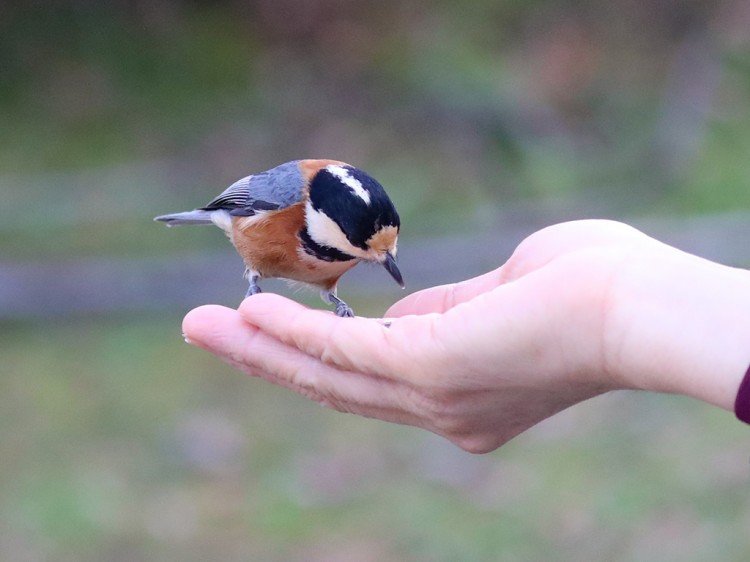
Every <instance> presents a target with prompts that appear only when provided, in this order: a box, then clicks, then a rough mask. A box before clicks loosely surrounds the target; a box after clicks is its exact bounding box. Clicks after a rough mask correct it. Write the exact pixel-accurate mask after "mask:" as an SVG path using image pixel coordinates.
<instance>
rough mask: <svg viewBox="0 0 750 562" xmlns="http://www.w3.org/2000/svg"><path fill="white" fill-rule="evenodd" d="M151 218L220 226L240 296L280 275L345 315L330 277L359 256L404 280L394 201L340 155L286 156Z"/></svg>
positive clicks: (346, 307)
mask: <svg viewBox="0 0 750 562" xmlns="http://www.w3.org/2000/svg"><path fill="white" fill-rule="evenodd" d="M154 220H156V221H159V222H163V223H166V225H167V226H175V225H182V224H214V225H216V226H218V227H219V228H221V229H222V230H223V231H224V232H225V233H226V234H227V236H228V237H229V239H230V240H231V241H232V244H233V245H234V247H235V248H236V249H237V252H238V253H239V254H240V256H242V259H243V260H244V262H245V267H246V269H245V277H246V278H247V280H248V283H249V287H248V290H247V295H246V296H250V295H255V294H257V293H260V292H261V289H260V287H259V286H258V281H260V280H261V279H263V278H269V277H280V278H283V279H288V280H291V281H297V282H300V283H304V284H307V285H311V286H313V287H316V288H318V289H320V295H321V297H322V299H323V300H324V301H325V302H326V303H328V304H332V305H335V307H336V314H337V315H338V316H341V317H352V316H354V312H353V311H352V309H351V308H350V307H349V305H347V304H346V303H345V302H344V301H343V300H341V299H340V298H339V297H338V296H337V295H336V285H337V283H338V281H339V278H341V276H342V275H343V274H344V273H346V272H347V271H349V270H350V269H351V268H352V267H354V266H355V265H357V264H358V263H359V262H361V261H365V262H371V263H378V264H381V265H382V266H383V267H385V269H386V271H388V273H389V274H390V275H391V277H393V279H394V280H395V281H396V283H398V284H399V285H400V286H401V288H403V287H404V281H403V278H402V277H401V272H400V271H399V269H398V267H397V266H396V251H397V242H398V233H399V228H400V226H401V221H400V219H399V216H398V213H397V212H396V208H395V207H394V205H393V202H392V201H391V200H390V198H389V197H388V195H387V194H386V192H385V190H384V189H383V186H382V185H380V184H379V183H378V182H377V181H376V180H375V179H374V178H372V177H371V176H369V175H367V174H366V173H365V172H363V171H362V170H360V169H358V168H355V167H354V166H350V165H349V164H346V163H345V162H339V161H337V160H293V161H291V162H287V163H285V164H281V165H280V166H276V167H275V168H272V169H270V170H267V171H265V172H262V173H260V174H254V175H251V176H247V177H245V178H242V179H240V180H238V181H236V182H235V183H233V184H232V185H230V186H229V187H228V188H227V189H226V190H225V191H224V192H223V193H221V195H219V196H218V197H216V198H215V199H214V200H212V201H211V202H210V203H208V205H206V206H205V207H200V208H198V209H195V210H193V211H188V212H185V213H175V214H171V215H162V216H158V217H156V218H155V219H154Z"/></svg>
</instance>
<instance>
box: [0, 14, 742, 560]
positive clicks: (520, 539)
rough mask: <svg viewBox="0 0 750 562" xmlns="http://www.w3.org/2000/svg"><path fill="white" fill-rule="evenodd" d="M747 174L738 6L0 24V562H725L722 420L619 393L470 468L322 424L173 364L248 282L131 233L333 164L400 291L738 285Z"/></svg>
mask: <svg viewBox="0 0 750 562" xmlns="http://www.w3.org/2000/svg"><path fill="white" fill-rule="evenodd" d="M748 154H750V3H748V2H747V1H745V0H712V1H701V0H684V1H678V0H615V1H613V2H601V1H592V0H583V1H576V2H573V1H562V0H561V1H542V0H532V1H519V0H475V1H473V2H455V1H447V0H444V1H441V0H437V1H433V2H428V1H426V0H416V1H408V2H407V1H403V2H396V1H392V0H321V1H317V2H313V1H310V2H306V1H302V0H254V1H249V2H242V1H239V0H226V1H217V2H208V1H198V0H193V1H187V0H185V1H180V0H140V1H125V0H119V1H112V2H95V1H93V0H56V1H52V2H42V1H41V0H27V1H20V0H18V1H14V0H4V1H2V2H0V196H2V204H0V358H1V359H2V360H1V361H0V375H1V376H0V421H1V422H2V425H0V558H1V559H3V560H28V561H34V560H55V561H79V560H80V561H89V560H90V561H98V560H112V561H120V560H121V561H129V560H188V561H190V560H196V561H197V560H269V561H275V560H278V561H284V560H306V561H344V560H346V561H370V560H372V561H380V560H406V561H441V560H446V561H448V560H545V559H546V560H551V559H554V560H588V559H591V560H595V559H606V560H660V561H664V560H706V559H713V560H744V559H745V556H746V553H747V552H748V551H750V538H749V537H748V534H747V529H748V528H750V504H749V503H748V500H750V492H749V491H748V490H749V488H748V480H749V476H750V463H749V459H750V440H748V434H747V429H746V428H745V427H742V426H741V425H740V424H739V423H736V422H735V421H734V420H733V416H732V415H731V414H730V413H728V412H722V411H718V410H716V409H714V408H710V407H708V406H704V405H701V404H698V403H696V402H692V401H690V400H688V399H683V398H675V397H665V396H650V395H639V394H635V393H617V394H614V395H612V396H607V397H602V398H598V399H595V400H592V401H590V402H588V403H586V404H583V405H581V406H579V407H577V408H575V409H573V410H571V411H568V412H564V413H562V414H560V415H558V416H556V417H554V418H553V419H551V420H547V421H546V422H544V423H543V424H541V425H540V426H538V427H537V428H535V429H533V430H532V431H530V432H528V433H527V434H524V435H522V436H520V437H518V438H516V439H515V440H514V441H513V442H511V443H510V444H508V445H507V446H506V447H504V448H503V449H501V450H499V451H497V452H495V453H492V454H489V455H484V456H472V455H469V454H467V453H463V452H461V451H460V450H458V449H457V448H455V447H453V446H452V445H450V444H448V443H447V442H444V441H442V440H441V439H439V438H437V437H435V436H432V435H430V434H427V433H425V432H422V431H419V430H415V429H412V428H406V427H398V426H390V425H387V424H384V423H382V422H376V421H370V420H362V419H357V418H354V417H352V416H345V415H342V414H337V413H335V412H331V411H328V410H324V409H322V408H320V407H318V406H317V405H315V404H312V403H309V402H307V401H305V400H304V399H302V398H299V397H297V396H295V395H292V394H291V393H289V392H285V391H282V390H279V389H276V388H272V387H271V386H269V385H266V384H264V383H262V382H260V381H257V380H251V379H248V378H246V377H245V376H242V375H240V374H238V373H236V372H234V371H232V370H231V369H229V368H228V367H226V366H224V365H223V364H221V363H220V362H219V361H218V360H216V359H214V358H213V357H211V356H209V355H208V354H206V353H202V352H200V351H198V350H195V349H193V348H190V347H188V346H187V345H185V344H184V343H183V341H182V337H181V335H180V321H181V318H182V316H183V314H184V313H185V312H186V311H187V310H189V309H190V308H192V307H194V306H197V305H200V304H203V303H207V302H214V303H221V304H225V305H227V306H235V305H237V304H238V303H239V301H240V299H241V297H242V295H243V294H244V291H245V284H244V282H243V280H242V279H241V277H240V275H241V273H242V265H241V263H240V260H239V258H238V257H237V256H236V255H235V254H234V253H233V250H232V249H231V247H230V246H229V244H228V242H227V241H226V240H225V238H224V236H223V234H222V233H221V232H220V231H219V230H218V229H201V228H185V229H171V230H167V229H165V228H164V227H163V225H159V224H155V223H153V222H152V217H153V216H154V215H157V214H162V213H166V212H173V211H180V210H187V209H191V208H193V207H196V206H199V205H201V204H204V203H205V202H207V201H208V200H209V199H211V198H212V197H213V196H214V195H216V194H217V193H219V191H221V190H222V189H224V187H226V186H227V185H229V184H230V183H231V182H233V181H234V180H236V179H237V178H239V177H242V176H244V175H247V174H249V173H251V172H257V171H262V170H265V169H267V168H270V167H272V166H274V165H276V164H279V163H282V162H285V161H287V160H291V159H295V158H306V157H328V158H335V159H341V160H345V161H348V162H351V163H353V164H355V165H357V166H359V167H361V168H363V169H365V170H367V171H369V172H370V173H372V174H373V175H374V176H375V177H377V178H378V179H379V180H380V181H381V182H382V183H383V184H384V185H385V186H386V188H387V189H388V191H389V193H390V195H391V196H392V198H393V199H394V201H395V202H396V205H397V207H398V209H399V211H400V213H401V216H402V222H403V229H402V236H401V241H400V253H399V256H400V265H401V268H402V271H403V273H404V277H405V279H406V282H407V287H408V289H407V290H408V291H414V290H418V289H419V288H422V287H426V286H429V285H433V284H436V283H445V282H451V281H456V280H459V279H463V278H465V277H468V276H470V275H474V274H477V273H481V272H483V271H486V270H489V269H491V268H493V267H495V266H497V265H499V264H500V263H502V261H503V260H504V259H506V258H507V257H508V256H509V254H510V252H511V251H512V249H513V248H514V247H515V245H516V244H518V243H519V242H520V241H521V240H522V239H523V238H524V237H525V236H527V235H528V234H530V233H531V232H533V231H534V230H536V229H538V228H540V227H543V226H545V225H548V224H552V223H555V222H559V221H562V220H570V219H576V218H592V217H607V218H615V219H620V220H625V221H627V222H630V223H632V224H634V225H636V226H638V227H640V228H642V229H643V230H645V231H646V232H647V233H649V234H652V235H655V236H658V237H660V238H662V239H665V240H667V241H669V242H671V243H673V244H675V245H677V246H679V247H681V248H684V249H686V250H689V251H692V252H696V253H699V254H701V255H704V256H707V257H710V258H712V259H716V260H719V261H721V262H723V263H728V264H732V265H737V266H749V265H750V244H748V240H749V239H750V189H748V184H749V181H750V158H749V157H748ZM358 269H361V271H355V272H352V274H350V275H348V276H347V277H345V278H344V279H343V281H342V283H341V285H340V289H339V290H340V294H341V295H342V296H343V297H344V298H345V299H347V301H348V302H349V303H350V304H352V305H353V307H354V308H355V310H357V311H358V312H359V313H360V314H365V315H380V314H382V313H383V312H384V311H385V310H386V309H387V307H388V306H389V304H390V303H392V302H394V301H395V300H396V299H398V298H400V297H401V296H403V293H402V292H400V290H399V289H398V288H397V287H396V286H395V284H394V283H393V282H392V281H391V280H390V279H389V278H388V277H387V274H385V272H383V271H380V270H379V269H376V268H366V267H361V268H358ZM267 288H269V289H272V290H278V291H280V292H282V293H283V294H287V295H290V296H294V298H298V299H302V300H303V301H304V302H306V303H309V304H310V305H312V306H322V305H321V303H320V302H319V301H318V298H317V295H306V294H299V295H293V293H291V292H290V291H289V290H288V289H287V288H286V287H285V285H284V284H283V283H280V284H273V283H270V284H268V285H267Z"/></svg>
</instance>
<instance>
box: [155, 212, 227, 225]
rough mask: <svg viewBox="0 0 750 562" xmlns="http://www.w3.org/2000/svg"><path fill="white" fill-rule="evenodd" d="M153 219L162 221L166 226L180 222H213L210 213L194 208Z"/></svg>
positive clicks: (179, 223)
mask: <svg viewBox="0 0 750 562" xmlns="http://www.w3.org/2000/svg"><path fill="white" fill-rule="evenodd" d="M154 220H155V221H158V222H163V223H165V224H166V225H167V226H178V225H181V224H213V221H211V213H210V212H209V211H202V210H200V209H196V210H195V211H187V212H185V213H174V214H171V215H161V216H158V217H156V218H154Z"/></svg>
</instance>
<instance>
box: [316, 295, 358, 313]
mask: <svg viewBox="0 0 750 562" xmlns="http://www.w3.org/2000/svg"><path fill="white" fill-rule="evenodd" d="M320 296H321V297H323V300H324V301H326V302H327V303H328V304H333V305H336V316H340V317H341V318H354V311H353V310H352V308H351V307H350V306H349V305H348V304H346V303H345V302H344V301H342V300H341V299H340V298H338V297H337V296H336V293H335V291H324V292H321V293H320Z"/></svg>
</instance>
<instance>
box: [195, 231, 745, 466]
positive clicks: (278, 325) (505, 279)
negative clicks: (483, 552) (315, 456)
mask: <svg viewBox="0 0 750 562" xmlns="http://www.w3.org/2000/svg"><path fill="white" fill-rule="evenodd" d="M740 284H743V285H744V284H747V286H748V287H750V283H748V278H747V272H740V270H733V269H731V268H726V267H724V266H720V265H718V264H714V263H712V262H708V261H706V260H701V259H700V258H696V257H695V256H691V255H689V254H685V253H683V252H680V251H678V250H676V249H674V248H671V247H669V246H666V245H664V244H661V243H660V242H657V241H656V240H654V239H652V238H649V237H647V236H645V235H644V234H642V233H640V232H638V231H637V230H635V229H633V228H631V227H628V226H626V225H624V224H621V223H615V222H611V221H578V222H572V223H564V224H560V225H555V226H553V227H549V228H547V229H544V230H541V231H539V232H537V233H535V234H533V235H532V236H530V237H529V238H527V239H526V240H525V241H524V242H522V243H521V244H520V245H519V247H518V248H517V249H516V251H515V252H514V254H513V256H512V257H511V258H510V259H509V260H508V262H506V263H505V264H504V265H503V266H501V267H500V268H498V269H496V270H494V271H492V272H490V273H487V274H485V275H482V276H480V277H477V278H475V279H471V280H468V281H464V282H461V283H457V284H454V285H446V286H441V287H434V288H431V289H427V290H425V291H420V292H418V293H415V294H412V295H410V296H408V297H406V298H405V299H403V300H401V301H400V302H398V303H396V304H395V305H393V307H391V309H390V310H389V311H388V313H387V315H386V316H388V317H390V318H392V322H391V324H390V327H385V326H384V325H383V324H382V323H380V322H378V321H375V320H372V319H366V318H353V319H351V318H346V319H341V318H337V317H335V316H334V315H332V314H330V313H328V312H324V311H318V310H310V309H307V308H305V307H303V306H301V305H299V304H297V303H294V302H292V301H289V300H287V299H284V298H282V297H279V296H277V295H272V294H261V295H255V296H252V297H250V298H248V299H246V300H245V301H244V302H243V303H242V304H241V306H240V307H239V309H238V310H237V311H235V310H232V309H228V308H224V307H219V306H204V307H200V308H197V309H195V310H193V311H191V312H190V313H189V314H188V315H187V316H186V318H185V320H184V323H183V331H184V333H185V335H186V338H187V339H188V341H190V342H191V343H194V344H196V345H198V346H200V347H202V348H205V349H207V350H209V351H211V352H212V353H215V354H217V355H218V356H219V357H221V358H223V359H224V360H226V361H227V362H229V363H230V364H232V365H233V366H235V367H237V368H238V369H240V370H242V371H244V372H246V373H248V374H250V375H253V376H258V377H261V378H264V379H266V380H268V381H270V382H272V383H275V384H279V385H281V386H284V387H287V388H290V389H292V390H295V391H296V392H298V393H300V394H302V395H304V396H307V397H309V398H311V399H313V400H315V401H317V402H319V403H321V404H325V405H327V406H329V407H332V408H335V409H337V410H340V411H344V412H351V413H355V414H359V415H363V416H368V417H374V418H380V419H383V420H387V421H392V422H397V423H404V424H410V425H415V426H419V427H422V428H425V429H428V430H430V431H433V432H435V433H437V434H440V435H442V436H444V437H446V438H447V439H449V440H451V441H452V442H454V443H455V444H457V445H458V446H460V447H462V448H463V449H465V450H467V451H471V452H486V451H490V450H493V449H495V448H497V447H498V446H500V445H502V444H503V443H505V442H507V441H508V440H509V439H511V438H512V437H514V436H515V435H517V434H519V433H521V432H522V431H524V430H526V429H528V428H529V427H532V426H533V425H535V424H536V423H538V422H539V421H541V420H543V419H545V418H547V417H549V416H551V415H553V414H555V413H557V412H559V411H561V410H563V409H565V408H567V407H569V406H572V405H573V404H576V403H578V402H581V401H583V400H586V399H588V398H591V397H593V396H596V395H598V394H601V393H603V392H606V391H608V390H613V389H618V388H642V389H647V390H659V391H667V392H680V393H683V394H690V395H693V396H696V397H699V398H701V399H704V400H707V401H709V402H713V403H715V404H717V405H719V406H722V407H726V408H728V409H729V406H730V404H729V402H731V399H733V396H734V395H733V392H735V391H736V388H737V385H739V378H740V376H741V374H742V371H744V368H745V366H743V365H741V363H742V362H746V361H747V360H748V356H749V355H750V349H747V350H745V349H744V348H743V347H742V345H741V343H742V342H743V341H744V342H750V327H748V326H746V325H745V324H744V323H743V324H742V326H741V329H739V330H735V333H736V334H737V335H736V336H732V337H730V338H728V339H727V338H724V339H723V342H722V345H720V346H717V345H708V346H707V345H698V344H699V343H703V342H705V340H707V339H710V338H713V337H715V336H716V335H717V332H716V330H719V329H720V326H724V325H726V324H727V323H730V324H731V322H733V321H734V320H736V318H735V317H734V316H733V311H737V310H738V302H737V299H739V300H740V301H742V303H743V304H744V303H747V304H750V295H748V290H744V292H741V291H740V295H739V296H737V297H736V298H728V299H727V298H719V299H718V302H716V301H717V299H716V296H717V295H719V296H721V295H729V294H730V293H732V292H733V291H732V289H735V288H738V287H739V285H740ZM685 287H687V288H685ZM745 310H747V309H745ZM688 318H692V319H693V320H697V319H699V322H697V323H695V325H690V324H689V322H687V319H688ZM725 329H726V328H725ZM745 335H746V336H747V338H746V339H744V340H743V337H744V336H745ZM706 366H708V369H709V370H708V373H713V372H718V373H720V374H721V376H717V377H711V376H709V375H707V372H706ZM740 366H741V369H740V368H739V367H740ZM735 370H736V371H737V372H736V373H735ZM730 395H731V396H730ZM728 401H729V402H728Z"/></svg>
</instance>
